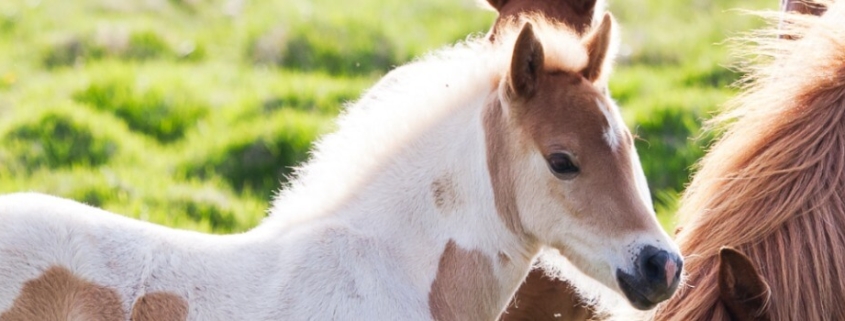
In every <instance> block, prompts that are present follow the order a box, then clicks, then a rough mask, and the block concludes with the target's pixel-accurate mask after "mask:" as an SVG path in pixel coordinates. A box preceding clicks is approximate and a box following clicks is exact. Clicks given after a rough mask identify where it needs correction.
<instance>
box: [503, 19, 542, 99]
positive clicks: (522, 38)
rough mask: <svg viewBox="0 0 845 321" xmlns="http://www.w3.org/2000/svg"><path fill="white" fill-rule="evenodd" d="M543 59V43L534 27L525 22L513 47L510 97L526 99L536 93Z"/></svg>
mask: <svg viewBox="0 0 845 321" xmlns="http://www.w3.org/2000/svg"><path fill="white" fill-rule="evenodd" d="M543 59H545V56H544V54H543V45H542V44H540V41H539V40H537V37H536V36H535V35H534V27H533V26H532V25H531V24H530V23H526V24H525V26H524V27H522V31H521V32H520V33H519V38H517V39H516V45H515V46H514V48H513V58H512V60H511V70H510V82H509V86H510V88H509V89H510V93H511V94H513V96H512V97H511V98H522V99H527V98H531V96H533V95H534V94H535V93H536V91H537V87H538V85H539V81H540V72H542V71H543Z"/></svg>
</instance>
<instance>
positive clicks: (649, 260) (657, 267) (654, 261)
mask: <svg viewBox="0 0 845 321" xmlns="http://www.w3.org/2000/svg"><path fill="white" fill-rule="evenodd" d="M638 261H639V262H638V265H639V268H640V273H641V274H642V275H643V276H645V278H646V280H647V282H648V283H650V284H652V285H654V286H656V287H660V286H665V287H667V288H669V287H671V286H672V284H673V283H674V282H675V281H677V279H678V278H679V277H680V272H681V269H680V268H679V265H682V264H683V262H679V261H680V260H678V259H677V258H673V257H672V255H670V254H669V252H667V251H664V250H657V249H656V248H654V247H647V248H646V249H644V250H643V253H642V254H641V255H640V257H639V260H638Z"/></svg>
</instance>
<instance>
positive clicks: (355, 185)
mask: <svg viewBox="0 0 845 321" xmlns="http://www.w3.org/2000/svg"><path fill="white" fill-rule="evenodd" d="M527 19H529V18H527ZM530 20H531V21H532V23H533V24H534V31H535V34H536V35H537V36H538V37H539V38H540V39H545V41H542V40H541V41H542V43H543V46H544V49H545V53H546V63H547V64H548V65H552V66H557V67H559V68H564V69H569V70H576V69H579V68H583V66H585V65H586V60H587V58H586V57H587V55H586V52H585V49H584V47H583V46H582V45H581V44H580V42H579V40H578V39H577V38H576V36H574V35H573V34H571V33H569V32H565V31H564V32H561V31H560V30H567V29H564V27H562V26H560V25H557V24H556V23H553V22H548V21H546V20H545V19H542V18H539V17H532V18H530ZM521 26H522V24H521V23H520V24H516V23H514V24H512V26H511V27H510V28H507V30H506V32H504V33H503V36H502V37H501V38H500V40H498V41H496V42H494V43H491V42H490V41H488V40H487V39H486V38H484V37H483V35H481V34H478V35H473V36H470V37H469V38H468V39H466V40H464V41H461V42H458V43H457V44H455V45H453V46H449V47H446V48H443V49H440V50H436V51H434V52H432V53H429V54H428V55H426V56H424V57H422V58H420V59H418V60H416V61H414V62H411V63H409V64H407V65H404V66H401V67H399V68H396V69H394V70H393V71H391V72H390V73H388V74H387V75H386V76H385V77H384V78H382V79H381V80H380V81H379V82H378V83H377V84H376V85H374V86H373V87H372V88H370V89H369V90H368V91H367V92H366V93H365V94H364V95H363V96H362V97H361V98H360V99H359V100H358V101H357V102H355V103H352V104H348V105H347V107H346V110H345V111H344V113H343V114H342V115H341V116H340V117H339V118H338V120H337V123H336V130H335V131H334V132H333V133H330V134H327V135H324V136H323V137H322V138H321V139H320V140H319V141H318V142H316V143H315V145H314V148H313V150H312V152H311V154H310V160H308V161H307V162H306V163H305V164H304V165H302V166H301V167H299V168H297V169H295V171H294V174H293V175H292V176H291V177H290V179H289V183H288V184H287V186H285V187H283V188H282V190H281V191H280V192H279V194H278V196H277V197H276V199H275V200H274V203H273V207H272V209H271V210H270V214H271V216H270V218H268V219H267V220H266V221H268V222H274V223H278V224H281V225H290V223H293V222H297V221H302V220H304V219H307V218H309V217H313V216H318V215H322V214H325V213H328V212H332V211H333V210H335V209H337V207H338V206H341V204H342V203H343V202H344V201H345V200H348V199H349V198H353V197H356V193H357V192H359V191H360V189H361V188H362V186H363V185H364V183H366V182H367V181H369V180H371V179H372V177H373V176H375V175H376V173H377V172H379V171H383V170H384V169H385V166H386V165H388V163H389V162H390V161H391V157H393V155H396V154H397V153H401V152H402V148H406V149H407V148H414V147H413V146H406V145H408V144H411V143H412V142H413V140H414V139H416V138H417V137H418V136H419V135H420V134H421V132H423V131H424V130H425V129H426V128H429V127H431V126H432V125H433V124H435V123H436V122H438V121H439V120H442V119H443V118H445V117H447V116H448V115H450V114H451V113H453V112H455V111H457V110H460V109H465V108H472V107H471V106H479V104H481V103H483V101H484V100H485V99H486V98H487V97H488V96H489V94H491V93H495V91H496V89H497V88H498V86H499V85H500V81H501V79H502V78H503V77H504V76H505V74H506V73H507V70H508V69H509V68H508V67H509V66H510V60H511V59H510V58H511V54H512V51H513V45H514V43H515V42H516V37H517V36H518V33H519V31H520V29H521ZM468 126H469V124H468ZM416 147H420V146H416ZM434 155H436V154H432V157H435V156H434ZM380 174H385V173H380ZM385 175H390V174H385ZM278 224H275V226H278ZM263 225H264V226H267V225H268V224H263Z"/></svg>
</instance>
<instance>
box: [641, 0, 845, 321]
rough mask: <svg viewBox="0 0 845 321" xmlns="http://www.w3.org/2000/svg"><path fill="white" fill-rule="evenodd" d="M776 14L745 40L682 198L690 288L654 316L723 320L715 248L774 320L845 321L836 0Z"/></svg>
mask: <svg viewBox="0 0 845 321" xmlns="http://www.w3.org/2000/svg"><path fill="white" fill-rule="evenodd" d="M763 15H764V16H769V17H772V18H781V14H780V13H778V14H772V13H766V14H763ZM784 19H786V20H785V21H786V22H787V23H784V24H781V27H782V28H785V29H780V30H778V29H777V28H774V27H772V28H770V29H767V30H764V31H762V32H759V33H757V34H755V35H754V36H751V37H749V38H748V39H747V40H751V41H753V42H754V43H756V44H757V46H756V48H755V49H753V50H752V51H750V53H751V54H752V56H751V57H752V58H755V59H754V61H753V63H752V66H751V67H749V74H748V76H747V77H746V78H745V81H744V82H743V83H742V89H743V93H741V94H740V95H739V96H738V97H736V98H735V99H733V100H732V101H731V102H730V103H729V104H728V106H727V107H728V109H727V111H726V112H725V113H723V114H722V115H720V116H719V117H717V118H716V119H715V121H714V123H713V124H712V125H713V126H714V127H713V128H718V129H719V130H724V135H722V137H721V138H720V139H719V140H718V141H717V142H716V143H715V144H714V145H713V147H712V149H711V150H710V152H709V153H708V154H707V156H706V157H705V158H704V159H702V161H701V162H700V164H699V165H700V169H699V171H698V173H697V174H696V175H695V178H694V179H693V181H692V183H691V185H690V186H689V188H688V189H687V191H686V192H685V194H684V196H683V198H682V200H681V204H682V206H681V209H680V212H679V213H680V215H681V225H682V226H683V230H682V231H681V232H680V233H679V235H678V237H677V242H678V244H679V245H680V248H681V251H682V253H684V254H685V255H686V256H687V258H686V263H685V265H686V270H687V271H688V274H689V275H688V278H687V284H688V286H686V287H683V288H682V289H681V291H680V293H679V295H676V296H675V297H674V298H673V299H672V300H671V301H670V302H668V303H667V304H665V305H663V306H661V307H660V309H659V310H658V313H657V319H658V320H667V319H668V320H727V319H728V318H727V315H726V314H725V313H726V312H725V309H724V307H723V306H722V305H721V303H720V302H719V301H718V295H719V293H718V288H717V287H718V285H717V269H718V252H719V248H720V247H722V246H725V245H728V246H733V247H736V248H737V249H739V250H740V251H741V252H743V253H745V254H746V255H748V257H749V258H750V259H751V260H752V261H753V262H754V263H755V264H756V265H757V268H758V269H759V272H760V273H761V275H762V276H763V277H764V279H765V280H766V281H767V282H768V283H769V286H770V288H771V297H770V298H769V301H768V312H769V313H770V315H771V319H772V320H845V305H843V304H845V25H843V24H842V20H843V19H845V1H840V2H839V3H838V4H836V5H833V6H832V7H831V8H830V9H829V11H828V13H827V14H826V15H825V16H823V17H821V18H819V17H815V16H802V15H789V16H787V17H785V18H784ZM783 33H787V34H789V35H792V36H793V38H795V39H796V40H786V39H778V37H777V36H776V35H778V34H783Z"/></svg>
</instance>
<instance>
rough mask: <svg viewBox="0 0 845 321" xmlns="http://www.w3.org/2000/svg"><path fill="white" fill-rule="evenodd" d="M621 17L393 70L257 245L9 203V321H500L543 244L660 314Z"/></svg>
mask: <svg viewBox="0 0 845 321" xmlns="http://www.w3.org/2000/svg"><path fill="white" fill-rule="evenodd" d="M612 29H613V21H612V19H611V18H610V16H609V15H608V16H605V17H604V20H603V21H602V23H601V25H600V26H599V27H598V28H596V30H595V31H594V32H592V33H590V34H589V35H587V36H585V37H584V38H583V39H580V38H578V37H577V36H575V35H574V34H569V33H567V32H566V31H565V29H558V28H557V26H555V25H552V24H550V23H546V22H544V21H539V20H538V21H534V22H533V27H532V24H525V27H522V25H515V24H514V25H511V26H508V27H506V28H503V29H500V30H498V33H497V39H498V40H497V41H496V42H495V43H491V42H490V41H488V40H487V39H483V38H479V39H475V40H470V41H467V42H466V43H462V44H459V45H456V46H454V47H451V48H447V49H444V50H441V51H439V52H436V53H434V54H431V55H430V56H428V57H426V58H424V59H421V60H419V61H417V62H414V63H412V64H409V65H406V66H404V67H401V68H399V69H398V70H396V71H395V72H393V73H391V75H392V76H391V77H388V78H386V79H385V80H383V81H382V82H380V83H379V84H377V85H376V86H375V87H374V88H373V89H371V90H370V91H369V92H367V93H366V94H365V95H364V97H362V98H361V100H360V101H358V102H357V103H356V104H355V105H352V106H350V108H349V110H348V111H347V113H346V114H345V115H344V116H343V117H341V119H340V120H339V123H338V130H337V131H336V132H335V133H333V134H330V135H327V136H325V137H324V138H323V139H321V141H320V142H319V143H318V144H317V145H316V146H315V151H314V154H313V157H312V159H311V160H310V161H309V162H308V163H307V164H305V165H304V166H303V167H302V168H301V169H299V171H298V174H297V177H296V178H295V179H294V180H293V181H292V183H291V185H290V186H288V187H287V188H286V189H284V190H283V191H281V193H280V195H279V197H278V198H277V200H276V201H275V203H274V204H273V209H272V210H271V216H270V217H269V218H267V219H266V220H265V222H263V223H262V224H261V225H260V226H258V227H257V228H255V229H254V230H252V231H249V232H247V233H244V234H239V235H230V236H213V235H205V234H200V233H194V232H188V231H179V230H174V229H170V228H166V227H161V226H155V225H152V224H149V223H145V222H140V221H136V220H132V219H129V218H125V217H122V216H119V215H116V214H112V213H107V212H105V211H101V210H98V209H95V208H92V207H88V206H85V205H83V204H79V203H76V202H73V201H70V200H63V199H58V198H54V197H50V196H44V195H38V194H13V195H7V196H2V197H0V222H2V224H0V320H2V321H12V320H305V319H308V320H350V319H358V320H377V319H384V320H432V319H433V320H495V319H496V318H497V317H498V316H499V314H500V313H501V312H502V311H503V309H504V308H505V307H506V305H507V303H508V301H509V300H510V298H511V296H512V295H513V293H514V291H515V290H516V289H517V287H518V286H519V285H520V283H521V282H522V280H523V279H524V278H525V276H526V274H527V273H528V270H529V268H530V265H531V262H532V259H534V257H535V256H536V255H537V253H538V252H539V251H540V250H541V248H542V247H544V246H550V247H553V248H556V249H558V250H559V251H560V253H562V254H563V255H565V256H566V257H567V258H568V259H569V260H570V261H571V262H572V263H573V264H574V265H575V266H576V267H578V268H579V269H580V270H582V271H583V272H584V273H585V274H586V275H588V276H590V277H592V278H595V279H596V280H598V281H599V282H601V283H603V284H604V285H606V286H608V287H610V288H611V289H613V290H615V291H617V292H619V293H621V294H623V295H624V296H625V297H627V299H628V300H629V301H630V303H631V304H632V305H634V306H635V307H637V308H640V309H648V308H651V307H653V306H654V305H655V304H657V303H658V302H660V301H662V300H665V299H667V298H668V297H670V296H671V295H672V293H673V292H674V291H675V289H676V287H677V285H678V279H679V276H680V273H681V266H682V263H681V259H680V255H679V253H678V250H677V248H676V247H675V245H674V244H673V243H672V242H671V241H670V239H669V237H668V236H667V235H666V233H664V232H663V230H662V229H661V228H660V226H659V225H658V223H657V221H656V220H655V218H654V215H653V213H652V210H651V208H650V206H649V205H648V204H649V203H648V202H649V200H648V195H647V186H646V183H645V180H644V177H643V173H642V169H641V168H640V165H639V161H638V158H637V154H636V152H635V151H634V146H633V142H632V137H631V134H630V133H629V131H628V129H627V128H626V127H625V125H624V123H623V122H622V121H621V118H620V116H619V112H618V111H617V109H616V106H615V105H614V103H613V101H612V100H610V99H609V98H608V97H607V96H606V94H605V92H606V91H605V90H604V89H605V88H606V86H607V84H606V79H607V77H606V73H607V72H608V68H607V67H608V64H609V60H610V58H609V57H608V56H609V55H610V54H608V47H609V45H610V42H611V38H612V37H611V32H612Z"/></svg>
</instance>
